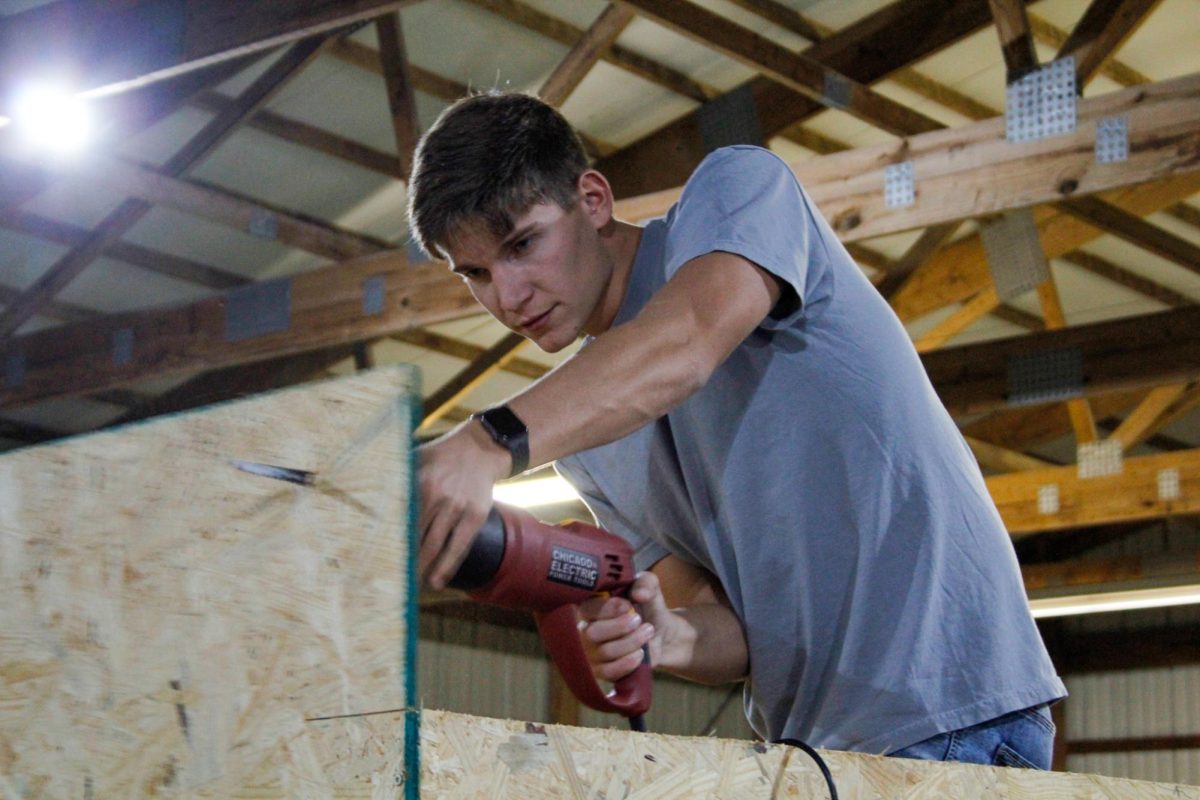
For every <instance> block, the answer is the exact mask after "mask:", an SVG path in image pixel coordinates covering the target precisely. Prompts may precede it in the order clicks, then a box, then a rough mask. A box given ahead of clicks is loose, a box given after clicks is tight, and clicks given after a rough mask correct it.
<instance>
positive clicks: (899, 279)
mask: <svg viewBox="0 0 1200 800" xmlns="http://www.w3.org/2000/svg"><path fill="white" fill-rule="evenodd" d="M961 224H962V223H960V222H958V221H957V220H956V221H953V222H945V223H942V224H940V225H932V226H930V227H928V228H926V229H925V230H924V232H922V233H921V237H920V238H919V239H917V241H915V242H913V244H912V245H911V246H910V247H909V248H908V249H907V250H905V251H904V255H902V256H900V258H899V259H897V260H896V262H895V263H894V264H893V265H892V266H891V268H890V269H888V270H887V274H886V275H885V276H884V278H883V280H882V281H880V282H879V283H878V284H876V285H875V288H877V289H878V290H879V293H880V294H881V295H883V296H884V297H885V298H890V297H891V296H892V295H893V294H895V293H896V290H897V289H899V288H900V286H901V285H902V284H903V283H904V281H905V280H907V279H908V276H909V275H911V274H912V273H913V272H914V271H915V270H916V269H917V268H918V267H920V266H921V265H922V264H924V263H925V262H926V261H928V260H929V259H930V258H932V257H933V254H934V253H936V252H937V251H938V250H940V249H941V248H942V245H944V244H946V242H948V241H949V240H950V237H951V236H953V235H954V232H955V231H956V230H958V229H959V226H960V225H961Z"/></svg>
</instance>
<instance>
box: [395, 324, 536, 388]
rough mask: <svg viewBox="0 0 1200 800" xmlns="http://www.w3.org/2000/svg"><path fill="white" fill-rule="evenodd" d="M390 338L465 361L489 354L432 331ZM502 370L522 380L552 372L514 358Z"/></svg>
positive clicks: (404, 333)
mask: <svg viewBox="0 0 1200 800" xmlns="http://www.w3.org/2000/svg"><path fill="white" fill-rule="evenodd" d="M389 338H391V339H394V340H395V341H397V342H403V343H404V344H410V345H412V346H413V347H421V348H424V349H426V350H433V351H436V352H438V353H441V354H442V355H446V356H450V357H451V358H458V359H462V360H463V361H475V360H476V359H478V358H479V357H480V356H482V355H483V354H484V353H485V352H487V348H484V347H480V346H479V345H477V344H471V343H470V342H464V341H462V340H461V339H455V338H454V337H452V336H446V335H444V334H440V333H434V332H433V331H430V330H407V331H403V332H400V333H394V334H392V335H391V336H390V337H389ZM500 369H501V370H503V371H504V372H509V373H512V374H513V375H519V376H521V377H522V378H528V379H529V380H537V379H538V378H540V377H542V376H543V375H545V374H546V373H547V372H549V371H550V368H549V367H547V366H545V365H544V364H539V363H538V362H536V361H530V360H528V359H524V358H514V359H512V360H511V361H506V362H505V363H504V364H503V365H501V367H500Z"/></svg>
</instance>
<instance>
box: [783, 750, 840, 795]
mask: <svg viewBox="0 0 1200 800" xmlns="http://www.w3.org/2000/svg"><path fill="white" fill-rule="evenodd" d="M775 744H786V745H790V746H791V747H796V748H799V749H800V750H803V751H804V752H805V753H808V756H809V758H811V759H812V760H813V761H815V762H816V764H817V769H819V770H821V774H822V775H824V776H825V785H826V786H828V787H829V800H838V793H837V787H836V786H834V785H833V775H831V774H830V773H829V767H827V766H826V765H825V759H823V758H821V755H820V754H819V753H818V752H817V751H816V750H814V749H812V748H811V747H809V746H808V745H807V744H805V743H804V742H802V741H800V740H799V739H776V740H775Z"/></svg>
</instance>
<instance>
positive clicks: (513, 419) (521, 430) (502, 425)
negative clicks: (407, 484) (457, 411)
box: [471, 406, 529, 478]
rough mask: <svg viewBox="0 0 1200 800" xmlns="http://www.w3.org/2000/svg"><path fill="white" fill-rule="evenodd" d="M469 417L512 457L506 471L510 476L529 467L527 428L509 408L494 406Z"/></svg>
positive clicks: (518, 473)
mask: <svg viewBox="0 0 1200 800" xmlns="http://www.w3.org/2000/svg"><path fill="white" fill-rule="evenodd" d="M471 419H477V420H479V424H480V425H482V426H483V429H484V430H485V431H487V433H488V435H489V436H491V437H492V441H494V442H495V443H496V444H498V445H500V446H501V447H503V448H504V449H505V450H507V451H508V454H509V456H511V457H512V469H511V471H510V472H509V473H508V476H509V477H510V478H511V477H512V476H514V475H520V474H521V473H522V472H524V471H525V470H526V469H528V468H529V429H528V428H526V427H525V423H524V422H522V421H521V418H520V417H518V416H517V415H516V414H515V413H513V410H512V409H511V408H509V407H508V406H495V407H494V408H488V409H485V410H483V411H480V412H478V413H475V414H472V415H471Z"/></svg>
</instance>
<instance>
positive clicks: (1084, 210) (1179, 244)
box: [1058, 197, 1200, 275]
mask: <svg viewBox="0 0 1200 800" xmlns="http://www.w3.org/2000/svg"><path fill="white" fill-rule="evenodd" d="M1058 208H1060V209H1062V210H1063V211H1066V212H1067V213H1068V214H1072V215H1074V216H1075V217H1078V218H1079V219H1081V220H1083V221H1084V222H1087V223H1088V224H1089V225H1094V226H1095V227H1097V228H1099V229H1100V230H1101V231H1103V232H1104V233H1111V234H1112V235H1114V236H1117V237H1119V238H1121V239H1124V240H1125V241H1127V242H1129V243H1130V244H1132V245H1135V246H1137V247H1140V248H1142V249H1143V250H1148V251H1149V252H1151V253H1154V255H1156V256H1159V257H1160V258H1165V259H1167V260H1168V261H1171V262H1173V263H1175V264H1177V265H1179V266H1181V267H1183V268H1184V269H1186V270H1188V271H1189V272H1194V273H1196V274H1197V275H1200V247H1197V246H1196V245H1194V244H1192V243H1191V242H1189V241H1188V240H1186V239H1184V238H1183V237H1181V236H1176V235H1175V234H1173V233H1170V232H1169V231H1166V230H1163V229H1162V228H1160V227H1158V226H1157V225H1152V224H1150V223H1149V222H1146V221H1145V220H1143V219H1141V218H1140V217H1138V216H1137V215H1136V214H1131V213H1129V212H1128V211H1124V210H1122V209H1120V208H1117V207H1116V206H1113V205H1111V204H1109V203H1105V202H1102V201H1100V200H1096V199H1095V198H1090V197H1078V198H1073V199H1071V200H1067V201H1064V202H1061V203H1059V204H1058Z"/></svg>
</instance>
